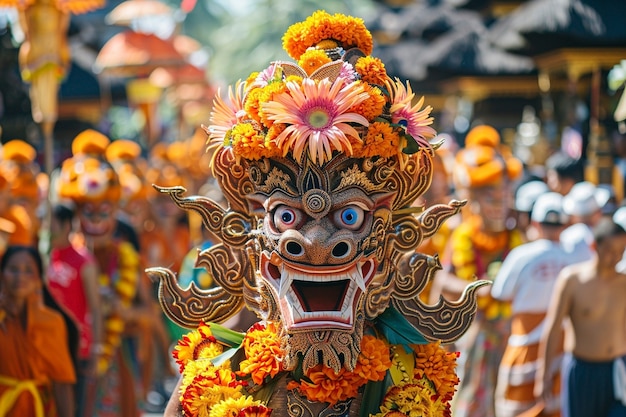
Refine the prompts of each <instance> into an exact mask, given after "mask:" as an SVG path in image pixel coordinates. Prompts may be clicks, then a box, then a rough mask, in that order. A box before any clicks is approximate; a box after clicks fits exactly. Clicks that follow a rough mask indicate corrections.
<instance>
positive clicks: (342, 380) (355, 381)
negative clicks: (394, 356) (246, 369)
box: [287, 335, 391, 404]
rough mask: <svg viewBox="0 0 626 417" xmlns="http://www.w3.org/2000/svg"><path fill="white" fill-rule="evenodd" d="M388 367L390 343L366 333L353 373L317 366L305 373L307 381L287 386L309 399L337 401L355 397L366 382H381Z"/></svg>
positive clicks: (331, 402)
mask: <svg viewBox="0 0 626 417" xmlns="http://www.w3.org/2000/svg"><path fill="white" fill-rule="evenodd" d="M390 367H391V359H390V352H389V346H388V345H387V344H386V343H385V342H384V341H383V340H380V339H377V338H375V337H374V336H370V335H365V336H363V339H362V340H361V353H360V354H359V357H358V360H357V364H356V366H355V368H354V371H353V372H350V371H348V370H347V369H345V368H341V369H340V370H339V373H335V371H334V370H333V369H332V368H329V367H326V366H323V365H317V366H314V367H313V368H311V369H309V370H308V372H307V373H306V376H307V378H308V381H306V380H304V379H303V380H301V381H300V382H297V381H292V382H290V383H289V384H288V385H287V389H297V390H299V391H300V392H301V393H302V394H303V395H304V396H305V397H307V398H308V399H309V400H310V401H321V402H327V403H330V404H336V403H337V402H338V401H343V400H346V399H348V398H354V397H356V396H357V394H358V390H359V388H361V387H362V386H363V385H365V384H367V383H368V382H369V381H382V380H383V379H384V378H385V375H386V373H387V370H389V368H390Z"/></svg>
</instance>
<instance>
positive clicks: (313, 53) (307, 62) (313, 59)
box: [298, 49, 331, 75]
mask: <svg viewBox="0 0 626 417" xmlns="http://www.w3.org/2000/svg"><path fill="white" fill-rule="evenodd" d="M329 62H331V59H330V58H329V57H328V55H326V52H324V51H323V50H321V49H308V50H307V51H306V52H305V53H303V54H302V56H301V57H300V59H299V60H298V65H299V66H300V68H302V69H303V70H304V71H306V73H307V75H311V74H313V72H315V70H316V69H318V68H319V67H321V66H322V65H324V64H328V63H329Z"/></svg>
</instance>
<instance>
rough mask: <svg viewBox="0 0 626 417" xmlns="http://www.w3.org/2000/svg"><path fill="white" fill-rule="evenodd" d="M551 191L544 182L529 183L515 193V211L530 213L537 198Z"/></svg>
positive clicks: (521, 186)
mask: <svg viewBox="0 0 626 417" xmlns="http://www.w3.org/2000/svg"><path fill="white" fill-rule="evenodd" d="M548 191H550V189H549V188H548V184H546V183H545V182H543V181H538V180H535V181H528V182H527V183H525V184H522V185H520V186H519V188H518V189H517V192H516V193H515V210H517V211H523V212H526V213H530V212H531V211H532V208H533V205H534V204H535V201H537V198H538V197H539V196H540V195H541V194H544V193H547V192H548Z"/></svg>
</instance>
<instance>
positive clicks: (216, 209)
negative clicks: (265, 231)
mask: <svg viewBox="0 0 626 417" xmlns="http://www.w3.org/2000/svg"><path fill="white" fill-rule="evenodd" d="M153 187H154V188H155V189H156V190H157V191H159V192H161V193H163V194H169V196H170V197H171V198H172V200H173V201H174V203H176V205H177V206H178V207H180V208H182V209H184V210H193V211H195V212H196V213H198V214H199V215H200V217H201V218H202V223H203V224H204V226H205V227H206V228H208V229H209V230H211V231H212V232H214V233H215V234H216V235H217V236H218V237H219V238H220V239H221V240H222V241H223V242H224V243H226V244H227V245H229V246H232V247H235V248H242V247H244V246H245V244H246V242H247V241H248V240H249V238H250V233H251V230H252V228H253V226H252V220H251V219H250V218H248V217H247V216H245V215H244V214H241V213H239V212H236V211H230V210H228V211H226V210H224V209H223V208H222V206H220V205H219V204H218V203H216V202H215V201H213V200H211V199H210V198H208V197H203V196H197V195H194V196H189V197H183V196H182V194H183V193H185V192H187V189H186V188H185V187H181V186H176V187H159V186H158V185H153Z"/></svg>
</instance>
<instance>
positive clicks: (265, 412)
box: [237, 404, 272, 417]
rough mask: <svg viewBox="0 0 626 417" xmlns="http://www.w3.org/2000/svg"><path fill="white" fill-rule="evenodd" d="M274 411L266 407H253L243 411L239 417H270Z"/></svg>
mask: <svg viewBox="0 0 626 417" xmlns="http://www.w3.org/2000/svg"><path fill="white" fill-rule="evenodd" d="M270 414H272V409H271V408H268V407H266V406H264V405H262V404H261V405H251V406H248V407H246V408H244V409H242V410H241V411H240V412H239V414H238V415H237V417H270Z"/></svg>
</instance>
